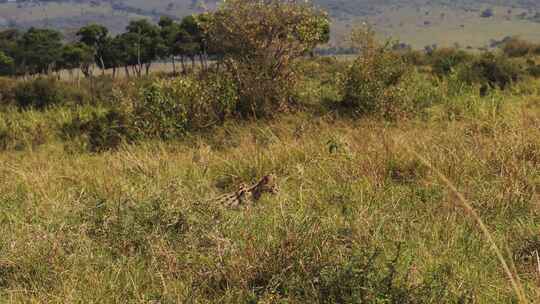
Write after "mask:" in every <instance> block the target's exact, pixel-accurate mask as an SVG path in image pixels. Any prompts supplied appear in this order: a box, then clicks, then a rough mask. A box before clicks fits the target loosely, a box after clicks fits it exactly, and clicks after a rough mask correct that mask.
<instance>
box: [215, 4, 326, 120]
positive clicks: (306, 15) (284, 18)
mask: <svg viewBox="0 0 540 304" xmlns="http://www.w3.org/2000/svg"><path fill="white" fill-rule="evenodd" d="M261 20H264V21H265V22H264V25H263V26H261V23H260V21H261ZM329 30H330V26H329V20H328V18H327V16H326V15H325V14H324V13H323V12H321V11H319V10H317V9H315V8H314V7H312V6H310V5H308V4H305V3H301V2H300V1H280V0H269V1H262V2H261V1H251V0H230V1H226V2H224V3H223V5H222V6H221V7H220V8H219V9H218V10H216V12H214V13H213V15H212V18H211V21H210V22H209V24H208V29H207V34H208V36H209V37H210V48H211V49H212V50H214V51H215V52H217V53H219V54H224V56H223V59H222V60H220V61H221V65H222V66H223V67H224V68H225V70H226V71H227V73H228V74H229V75H230V77H231V78H230V79H232V80H233V81H234V85H235V86H236V88H237V95H238V97H239V99H238V104H237V111H238V112H239V113H240V114H242V115H243V116H254V117H258V116H271V115H273V114H274V113H275V112H278V111H282V110H284V109H286V108H288V107H289V106H290V105H291V103H292V101H293V100H292V97H293V95H294V88H295V85H296V83H297V81H298V77H296V75H295V73H294V72H293V70H292V68H293V64H294V61H295V60H296V59H299V58H301V57H302V56H304V55H306V54H308V53H310V52H312V51H313V50H314V49H315V47H316V46H317V45H318V44H321V43H325V42H327V41H328V39H329Z"/></svg>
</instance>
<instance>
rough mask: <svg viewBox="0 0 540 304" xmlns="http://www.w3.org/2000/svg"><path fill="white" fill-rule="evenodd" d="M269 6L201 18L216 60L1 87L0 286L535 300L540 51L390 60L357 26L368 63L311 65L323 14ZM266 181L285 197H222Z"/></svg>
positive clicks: (318, 61) (323, 35) (241, 296)
mask: <svg viewBox="0 0 540 304" xmlns="http://www.w3.org/2000/svg"><path fill="white" fill-rule="evenodd" d="M272 3H273V4H271V5H273V6H270V7H268V6H262V5H260V4H253V2H251V1H247V0H245V1H244V0H234V1H232V0H230V1H227V4H225V5H224V6H223V7H222V8H221V9H219V10H218V11H217V12H216V13H215V15H213V16H212V17H211V18H209V19H208V20H206V21H207V22H208V23H207V24H208V27H206V28H205V30H204V33H207V34H208V36H207V37H208V39H209V40H207V41H208V47H209V49H210V48H212V47H213V46H220V47H221V49H216V51H219V53H220V54H223V56H220V57H219V58H218V59H217V60H216V62H214V63H209V64H208V66H207V67H206V68H204V69H197V70H192V71H186V73H184V74H181V75H177V74H171V75H168V74H151V75H149V76H144V75H141V77H132V78H121V79H118V78H117V79H112V78H111V77H108V76H91V77H88V78H85V79H82V80H80V82H79V83H77V82H68V81H59V80H57V79H56V78H54V77H53V78H47V77H40V78H37V77H34V78H31V79H26V80H23V79H21V78H19V79H15V78H0V107H1V111H0V149H1V152H0V164H1V166H0V178H1V181H2V182H1V183H0V211H1V212H0V233H1V235H2V238H0V299H2V300H3V301H4V300H5V301H6V302H7V303H35V302H43V303H76V302H80V303H126V302H127V303H527V302H530V303H534V302H537V301H538V300H540V289H539V288H538V282H539V280H540V271H539V267H540V266H539V258H538V256H539V254H540V253H539V252H540V235H539V229H540V218H539V213H540V209H539V208H540V205H539V204H540V201H539V199H540V198H539V197H540V80H539V79H537V78H536V77H538V73H536V72H535V71H536V70H537V69H538V63H537V62H538V57H537V56H538V53H536V52H535V48H534V47H533V46H532V44H530V43H526V42H523V41H519V40H512V41H511V42H509V43H508V44H506V45H505V46H503V47H501V50H500V51H497V52H494V53H483V54H471V53H466V52H464V51H460V50H455V49H438V50H433V51H432V52H428V53H425V52H415V51H406V52H396V51H394V48H393V47H392V43H386V44H385V43H380V42H379V41H377V40H375V38H374V33H373V31H372V30H371V29H370V28H368V27H362V28H358V29H356V30H355V31H354V32H353V34H352V35H351V36H352V39H351V40H352V41H351V42H352V43H353V45H354V48H355V49H357V50H358V55H357V57H356V58H355V59H354V60H338V59H336V58H331V57H322V58H318V57H311V56H309V55H310V52H311V51H312V50H313V48H314V47H315V46H316V45H318V44H319V43H320V42H323V41H325V40H326V39H327V35H328V32H327V30H328V23H327V22H326V18H325V14H324V13H322V12H320V11H317V10H314V9H313V8H311V7H308V6H298V5H293V4H282V3H281V2H280V3H281V4H278V1H276V2H272ZM254 16H257V17H258V18H261V19H258V18H255V17H254ZM260 20H267V22H268V24H261V22H260ZM224 25H227V26H224ZM239 32H241V33H242V35H239V34H238V33H239ZM522 45H526V47H527V52H525V51H516V49H518V48H521V47H522ZM98 57H99V56H98V55H97V54H96V56H95V57H94V60H95V61H96V62H97V61H99V60H98ZM142 74H144V73H142ZM268 173H274V174H276V176H277V177H278V184H279V188H280V192H279V193H278V194H277V195H276V196H264V197H263V199H262V200H260V201H258V202H257V203H256V204H254V205H249V206H244V207H243V208H240V209H238V210H230V209H226V208H224V207H223V206H220V205H217V204H214V203H212V200H211V199H212V198H214V197H216V196H218V195H220V194H222V193H226V192H230V191H234V190H235V189H236V187H237V186H238V185H239V184H240V183H241V182H248V183H250V182H254V181H256V180H257V179H258V178H260V177H261V176H263V175H265V174H268ZM441 175H442V177H443V179H442V178H441ZM444 178H446V179H448V180H449V181H450V182H451V185H449V184H448V182H447V181H445V180H444ZM452 187H455V188H456V189H457V190H458V191H459V195H462V196H464V197H465V199H466V200H467V202H466V203H467V204H470V205H471V206H472V207H473V208H474V210H475V212H476V213H472V212H471V210H470V209H468V208H467V206H464V205H463V202H462V201H461V200H460V197H459V195H458V193H456V192H455V191H454V190H453V189H452ZM479 221H482V222H483V223H485V225H486V226H487V229H488V230H489V233H490V234H489V235H490V237H491V238H492V239H493V243H491V242H490V241H489V240H488V239H487V238H486V234H485V233H484V232H483V231H482V230H481V229H479V226H478V222H479ZM494 245H496V246H497V248H499V250H500V252H501V253H502V255H503V259H504V261H505V263H506V264H507V265H508V269H507V270H505V268H504V267H503V266H502V265H501V262H500V260H499V259H498V257H497V255H496V250H495V249H494ZM511 279H512V280H513V281H514V282H515V286H513V285H512V284H511Z"/></svg>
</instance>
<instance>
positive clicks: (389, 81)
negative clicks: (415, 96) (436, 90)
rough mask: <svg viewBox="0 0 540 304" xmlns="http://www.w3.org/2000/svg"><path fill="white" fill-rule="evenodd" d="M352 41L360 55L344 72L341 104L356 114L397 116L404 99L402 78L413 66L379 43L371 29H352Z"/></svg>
mask: <svg viewBox="0 0 540 304" xmlns="http://www.w3.org/2000/svg"><path fill="white" fill-rule="evenodd" d="M353 42H354V43H356V44H357V46H356V47H357V48H358V49H359V50H360V52H361V54H360V56H358V58H356V59H355V61H354V62H353V64H352V65H351V67H350V68H349V70H348V71H347V76H346V80H345V93H344V104H345V105H346V106H348V107H350V108H352V109H354V111H355V113H357V114H362V115H363V114H379V115H382V116H383V117H386V118H395V117H396V116H399V115H400V113H401V110H402V109H403V103H404V101H405V100H404V96H405V87H404V86H403V79H404V77H405V75H406V74H407V73H410V72H411V71H412V67H411V66H410V65H408V64H407V63H406V62H405V61H404V60H403V58H402V57H401V56H400V55H398V54H396V53H394V52H391V51H390V50H389V49H388V48H387V47H386V46H379V45H378V43H377V42H376V41H375V39H374V35H373V32H372V31H371V29H370V28H360V29H357V30H355V31H354V32H353Z"/></svg>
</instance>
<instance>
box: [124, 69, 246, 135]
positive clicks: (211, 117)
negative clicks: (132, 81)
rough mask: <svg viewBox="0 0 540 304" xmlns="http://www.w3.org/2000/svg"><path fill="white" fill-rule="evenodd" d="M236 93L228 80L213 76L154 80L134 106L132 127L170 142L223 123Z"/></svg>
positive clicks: (235, 98) (233, 102) (233, 107)
mask: <svg viewBox="0 0 540 304" xmlns="http://www.w3.org/2000/svg"><path fill="white" fill-rule="evenodd" d="M236 93H237V91H236V87H235V85H234V83H233V82H232V81H231V80H230V79H228V78H226V77H223V76H221V75H218V74H214V73H210V74H207V75H204V76H203V78H201V79H196V78H193V77H183V78H176V79H172V80H156V81H155V82H154V83H152V84H151V85H150V86H148V87H146V88H144V89H142V92H141V97H140V100H139V101H137V102H136V103H135V106H134V116H135V118H136V119H135V128H136V129H137V130H138V131H139V132H140V133H141V134H142V135H144V136H150V137H160V138H163V139H170V138H174V137H177V136H180V135H183V134H185V133H186V132H187V131H189V130H200V129H204V128H207V127H210V126H213V125H216V124H219V123H222V122H223V121H224V120H225V119H226V118H227V117H229V116H231V115H233V114H234V113H235V111H236V110H237V101H238V97H237V95H236Z"/></svg>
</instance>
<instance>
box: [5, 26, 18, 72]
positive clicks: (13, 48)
mask: <svg viewBox="0 0 540 304" xmlns="http://www.w3.org/2000/svg"><path fill="white" fill-rule="evenodd" d="M20 38H21V33H20V32H19V31H18V30H16V29H8V30H5V31H0V53H3V55H4V59H3V61H4V64H3V66H4V67H3V68H1V69H0V73H2V74H4V75H13V74H17V67H18V66H20V62H21V60H20V59H21V56H20V55H21V52H20V51H19V39H20Z"/></svg>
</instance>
